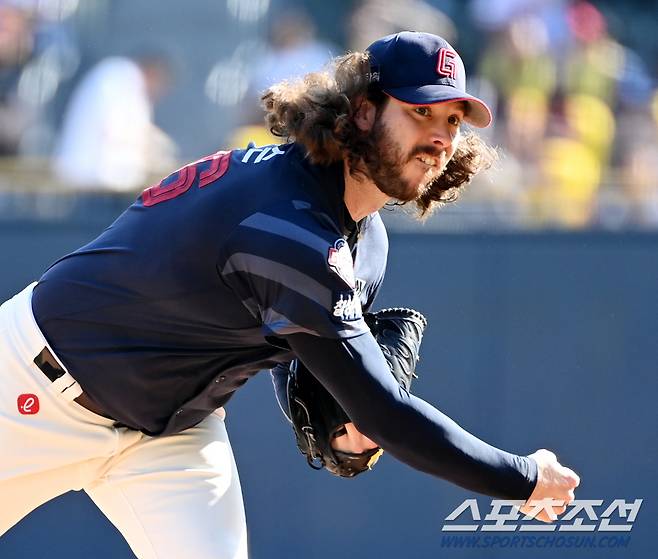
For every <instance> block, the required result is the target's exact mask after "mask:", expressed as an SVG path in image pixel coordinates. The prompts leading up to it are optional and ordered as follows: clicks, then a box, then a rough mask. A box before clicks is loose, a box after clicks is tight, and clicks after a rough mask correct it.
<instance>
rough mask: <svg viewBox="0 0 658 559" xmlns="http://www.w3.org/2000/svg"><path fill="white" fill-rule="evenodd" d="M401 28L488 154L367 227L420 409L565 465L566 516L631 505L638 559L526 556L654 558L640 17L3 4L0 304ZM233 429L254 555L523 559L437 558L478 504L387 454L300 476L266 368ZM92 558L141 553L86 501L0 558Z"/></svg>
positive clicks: (67, 499) (656, 138)
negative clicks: (416, 332) (281, 99)
mask: <svg viewBox="0 0 658 559" xmlns="http://www.w3.org/2000/svg"><path fill="white" fill-rule="evenodd" d="M400 29H416V30H422V31H430V32H435V33H439V34H441V35H443V36H445V37H446V38H448V39H449V40H450V41H451V42H452V44H453V45H454V46H455V47H456V48H457V49H458V50H459V51H460V53H461V54H462V56H463V58H464V61H465V64H466V68H467V70H468V71H469V82H470V83H469V90H471V91H473V93H475V94H477V95H479V96H480V97H483V98H484V99H486V100H487V101H488V103H489V104H490V105H491V106H492V107H493V108H494V112H495V125H494V126H493V127H492V128H490V129H488V130H487V131H484V132H483V133H484V135H485V137H486V138H487V140H488V141H489V142H491V143H492V144H494V145H496V146H498V147H499V151H500V154H501V160H500V162H499V164H498V168H497V169H494V170H492V171H491V172H489V173H487V174H486V175H485V176H482V177H479V178H478V179H477V180H476V181H475V182H474V184H473V185H472V186H471V187H469V189H468V190H467V192H466V193H465V194H464V195H463V196H462V198H461V200H460V201H459V203H458V204H456V205H452V206H448V207H446V208H444V209H442V210H441V211H439V212H437V214H436V215H434V216H433V217H432V218H430V219H429V220H428V221H427V222H425V223H423V224H419V223H418V222H415V221H414V220H413V219H411V218H410V217H409V216H406V215H404V213H405V212H404V211H403V209H401V208H398V209H396V210H395V211H394V212H390V211H383V212H382V213H383V215H384V218H385V221H386V222H387V225H388V228H389V231H390V232H391V255H390V266H389V270H388V274H387V280H386V282H385V284H384V289H383V292H382V296H381V299H380V301H379V305H380V306H386V305H410V306H416V307H417V308H419V309H421V310H423V312H425V313H426V314H427V316H428V318H429V319H430V324H431V326H430V329H429V330H428V333H427V338H426V341H425V346H424V350H423V360H422V362H421V369H420V372H421V378H420V379H419V381H418V383H417V391H418V393H419V394H420V395H421V396H423V397H424V398H426V399H428V400H429V401H431V402H433V403H435V404H437V405H438V406H439V407H440V408H441V409H442V410H444V411H445V412H446V413H448V415H450V416H452V417H454V418H455V419H456V420H457V421H458V422H460V423H461V424H462V425H464V426H465V427H466V428H468V429H469V430H471V431H473V432H475V433H477V434H478V435H480V436H482V437H483V438H484V439H485V440H488V441H490V442H492V443H493V444H496V445H499V446H501V447H504V448H509V449H511V450H514V451H516V452H519V453H524V452H531V451H533V450H535V449H536V448H537V447H539V446H546V447H549V448H553V449H555V450H556V452H557V453H558V455H559V457H561V458H563V459H564V461H565V462H566V463H567V464H569V465H572V466H573V467H574V468H575V469H576V470H577V471H579V473H581V474H582V478H583V484H582V488H581V490H580V492H579V494H578V496H579V497H580V498H590V499H604V500H605V501H606V502H610V501H611V500H612V499H613V498H624V499H627V500H631V499H634V498H644V499H645V501H644V504H643V506H642V507H643V508H642V509H641V511H640V514H639V516H638V520H637V522H636V525H635V527H634V528H633V531H632V533H631V539H630V544H629V545H628V547H625V548H623V549H616V548H611V549H589V550H587V549H571V550H570V549H562V550H559V551H557V550H556V549H545V550H537V549H535V550H533V551H532V556H533V557H534V556H540V557H555V556H557V555H558V553H559V555H560V556H563V557H574V558H579V559H580V558H585V557H624V558H626V557H637V558H647V557H653V556H655V540H654V538H653V532H654V530H653V528H654V526H655V518H656V515H657V513H658V511H657V510H656V497H658V494H657V490H656V484H655V479H656V474H657V473H658V457H657V455H656V445H655V441H656V435H657V434H658V432H657V431H658V430H657V428H656V426H657V425H658V421H657V420H658V417H657V414H656V411H655V410H656V406H655V401H656V398H657V397H658V390H657V388H658V386H657V381H656V363H657V362H658V295H656V293H657V290H656V285H657V283H658V258H657V257H656V255H657V254H658V232H657V229H658V89H657V88H658V80H657V78H658V65H657V63H656V61H657V60H658V33H657V32H656V30H657V29H658V2H656V1H651V0H647V1H635V2H632V1H631V2H624V3H620V2H613V1H612V0H607V1H595V2H583V1H571V0H569V1H568V0H497V1H496V2H487V1H485V0H468V1H450V0H445V1H438V0H436V1H429V0H399V1H395V2H394V1H392V0H391V1H387V0H364V1H356V0H337V1H333V2H330V3H328V2H322V1H320V0H315V1H306V2H300V1H297V2H296V1H293V0H289V1H284V0H213V1H211V0H194V1H193V2H177V1H175V0H158V1H157V2H156V1H155V0H142V1H137V2H135V1H128V0H113V1H112V2H110V1H109V0H38V1H37V0H0V297H2V298H3V300H4V298H6V297H8V296H10V295H11V294H12V293H14V292H16V291H18V290H20V289H21V288H22V287H23V286H24V285H25V284H26V283H28V282H29V281H33V280H35V279H37V278H38V277H39V275H40V274H41V272H42V271H43V270H44V268H45V267H46V266H47V265H48V264H49V263H50V262H52V261H53V260H54V259H55V258H57V257H58V256H60V255H62V254H63V253H65V252H67V251H69V250H73V249H75V248H77V247H78V246H79V245H80V244H82V243H84V242H86V241H88V240H90V239H91V238H93V237H94V236H95V235H96V234H98V233H99V232H100V231H101V230H102V229H103V228H104V227H106V226H107V225H108V224H109V223H110V222H111V221H112V220H113V219H114V217H116V216H117V215H118V214H119V213H120V212H121V211H122V209H123V208H124V207H125V206H127V205H128V204H129V203H130V201H131V200H132V199H133V198H134V196H135V195H136V194H137V193H139V192H140V191H141V190H142V189H143V188H144V187H146V186H148V185H149V184H152V183H153V182H157V181H159V179H160V178H161V176H162V175H164V174H168V173H169V172H170V171H171V170H172V169H173V168H175V167H176V166H177V165H178V164H180V163H184V162H185V161H188V160H191V159H196V158H199V157H200V156H203V155H205V154H207V153H210V152H213V151H215V150H217V149H219V148H225V147H231V146H244V145H246V143H247V142H248V141H251V140H253V141H255V142H256V143H268V142H271V141H272V139H271V137H269V135H268V133H267V131H266V130H265V129H264V127H263V126H262V115H261V113H260V111H259V108H258V102H257V100H258V92H259V91H262V89H263V88H265V87H267V86H268V85H269V84H271V83H273V81H276V80H279V79H284V78H286V77H292V76H295V75H299V74H301V73H304V72H305V71H310V70H314V69H318V68H320V67H321V66H322V65H323V64H324V63H325V62H326V61H327V60H328V59H329V58H330V56H332V55H335V54H339V53H341V52H343V51H344V50H345V49H364V48H365V47H366V46H367V45H368V44H369V43H370V42H371V41H372V40H373V39H375V38H376V37H378V36H381V35H384V34H387V33H389V32H394V31H397V30H400ZM85 138H92V139H93V141H89V140H85ZM128 146H129V149H127V147H128ZM90 161H91V162H93V163H94V164H93V165H89V162H90ZM228 412H229V416H228V425H229V430H230V433H231V436H232V440H233V446H234V450H235V452H236V455H237V460H238V463H239V467H240V473H241V478H242V483H243V489H244V494H245V501H246V507H247V515H248V519H249V528H250V534H251V535H250V541H251V545H252V550H253V557H254V558H255V559H261V558H271V557H303V558H324V557H333V556H334V555H335V550H336V549H340V550H341V554H342V555H344V556H346V557H351V556H359V557H363V556H365V557H371V556H372V557H374V556H378V557H381V558H383V559H385V558H389V557H391V558H392V557H399V556H408V557H411V558H430V557H438V556H444V557H473V558H476V557H478V558H480V557H501V558H502V557H508V556H509V555H510V554H512V555H514V554H518V555H519V556H521V554H524V555H527V553H528V552H527V551H524V550H511V549H499V550H495V549H487V550H485V551H484V552H483V551H482V550H472V549H471V550H467V549H462V550H453V549H447V548H445V547H442V546H441V541H442V540H441V538H442V533H441V526H442V525H443V522H444V518H445V517H446V516H447V515H448V514H449V513H450V512H451V511H452V510H454V509H455V508H456V507H457V506H458V505H459V504H460V503H461V502H462V501H463V500H464V499H465V498H467V497H471V495H470V494H468V493H467V492H464V491H462V490H459V489H457V488H453V487H451V486H449V485H447V484H445V483H442V482H440V481H436V480H432V479H430V478H428V477H426V476H423V475H422V474H418V473H416V472H414V471H412V470H410V469H409V468H406V467H404V466H402V465H400V464H398V463H396V462H395V461H394V460H393V459H392V458H390V457H388V458H385V459H384V460H382V461H380V463H379V464H378V466H377V468H376V471H375V472H374V473H373V474H371V475H367V476H362V478H360V479H356V480H352V481H349V480H338V479H333V478H332V477H331V476H329V475H328V474H325V473H324V472H320V473H316V472H313V471H311V470H310V469H309V468H307V467H306V466H305V464H304V461H303V458H302V457H301V455H299V454H298V452H297V451H296V449H295V447H294V443H293V439H292V434H291V432H290V429H289V427H288V425H287V424H286V423H285V422H284V421H283V419H282V417H281V416H280V413H279V412H278V409H277V407H276V404H275V402H274V399H273V397H272V393H271V389H270V386H269V378H268V376H267V374H261V375H258V376H257V377H256V378H255V379H253V380H252V381H250V383H249V387H248V388H246V389H245V390H243V391H241V392H240V393H239V394H238V395H237V397H236V398H235V399H234V400H233V401H232V402H231V404H230V406H229V408H228ZM1 453H2V449H0V456H1ZM480 502H481V503H482V506H481V510H482V511H486V510H488V505H487V503H488V501H487V500H486V499H483V500H480ZM0 506H4V505H3V504H2V503H0ZM346 550H347V551H346ZM87 555H89V556H93V557H98V558H100V559H104V558H107V559H123V558H126V559H127V558H130V557H131V554H130V552H129V550H128V549H127V548H126V546H125V544H124V543H123V541H122V540H121V539H120V537H119V536H118V534H117V533H116V532H115V531H114V529H113V528H112V527H111V526H109V525H108V524H107V522H106V521H105V520H104V519H103V518H102V517H101V516H100V515H99V513H98V512H97V511H96V510H95V509H94V508H93V506H92V505H91V504H90V503H89V502H88V500H86V498H85V497H84V495H82V494H77V493H76V494H68V495H66V496H64V497H62V498H60V499H58V500H56V501H54V502H52V503H49V504H48V505H46V506H44V507H43V508H42V509H40V510H38V511H35V512H34V513H33V514H32V515H31V516H30V517H29V518H28V519H26V520H25V521H24V522H23V523H22V524H20V525H19V526H17V527H16V528H14V529H13V530H12V531H11V532H10V533H8V534H7V535H6V536H4V537H3V538H2V539H1V540H0V558H2V559H5V558H6V559H23V558H28V557H30V558H32V559H34V558H40V557H48V558H51V559H53V558H58V557H78V556H87Z"/></svg>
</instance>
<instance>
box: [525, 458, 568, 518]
mask: <svg viewBox="0 0 658 559" xmlns="http://www.w3.org/2000/svg"><path fill="white" fill-rule="evenodd" d="M528 458H532V459H533V460H534V461H535V462H537V485H535V490H534V491H533V492H532V495H530V498H529V499H528V500H527V501H526V502H525V504H523V506H521V508H520V511H521V512H522V513H524V514H525V515H528V516H532V517H534V518H536V519H537V520H541V521H542V522H553V521H554V520H556V519H557V517H558V516H559V515H561V514H562V513H563V512H564V511H565V510H566V509H567V505H568V504H569V503H571V502H572V501H573V500H574V498H575V497H574V489H575V488H576V487H578V485H579V484H580V478H579V477H578V474H576V472H574V471H573V470H571V469H569V468H567V467H566V466H563V465H562V464H560V463H559V462H558V460H557V457H556V456H555V454H553V453H552V452H551V451H550V450H546V449H544V448H542V449H540V450H538V451H537V452H535V453H533V454H531V455H530V456H529V457H528ZM542 503H543V505H542ZM551 511H552V514H551Z"/></svg>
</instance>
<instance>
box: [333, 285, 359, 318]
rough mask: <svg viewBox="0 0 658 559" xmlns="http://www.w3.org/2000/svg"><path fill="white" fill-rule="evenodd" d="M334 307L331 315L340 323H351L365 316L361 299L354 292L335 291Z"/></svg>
mask: <svg viewBox="0 0 658 559" xmlns="http://www.w3.org/2000/svg"><path fill="white" fill-rule="evenodd" d="M332 307H333V310H332V313H331V314H332V315H333V316H334V317H335V318H336V319H338V320H340V321H345V322H350V321H352V320H359V319H360V318H361V317H362V316H363V312H362V310H361V299H360V297H359V295H358V293H357V292H356V291H354V290H352V291H334V294H333V301H332Z"/></svg>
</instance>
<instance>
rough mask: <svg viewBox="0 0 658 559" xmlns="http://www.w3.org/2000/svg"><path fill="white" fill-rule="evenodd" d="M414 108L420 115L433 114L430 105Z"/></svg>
mask: <svg viewBox="0 0 658 559" xmlns="http://www.w3.org/2000/svg"><path fill="white" fill-rule="evenodd" d="M414 110H415V111H416V112H417V113H418V114H419V115H420V116H429V115H430V114H431V111H430V108H429V107H414Z"/></svg>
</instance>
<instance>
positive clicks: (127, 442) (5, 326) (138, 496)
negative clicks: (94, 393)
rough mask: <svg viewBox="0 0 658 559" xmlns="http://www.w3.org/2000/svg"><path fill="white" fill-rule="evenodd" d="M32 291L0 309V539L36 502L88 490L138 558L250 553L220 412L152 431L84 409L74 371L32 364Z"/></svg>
mask: <svg viewBox="0 0 658 559" xmlns="http://www.w3.org/2000/svg"><path fill="white" fill-rule="evenodd" d="M32 289H33V285H31V286H29V287H28V288H26V289H25V290H24V291H22V292H21V293H19V294H18V295H16V296H15V297H13V298H12V299H10V300H9V301H7V302H5V303H4V304H3V305H2V306H1V307H0V449H1V452H0V503H2V506H0V536H1V535H2V534H4V533H5V532H6V531H7V530H8V529H9V528H11V527H12V526H13V525H14V524H16V523H17V522H18V521H20V520H21V518H23V517H24V516H26V515H27V514H28V513H29V512H30V511H32V510H34V509H35V508H36V507H38V506H39V505H41V504H43V503H45V502H46V501H48V500H50V499H52V498H54V497H57V496H58V495H61V494H63V493H65V492H67V491H69V490H80V489H82V490H84V491H85V492H86V493H87V494H88V495H89V497H91V499H92V500H93V501H94V503H95V504H96V505H97V506H98V507H99V508H100V510H101V511H102V512H103V513H104V514H105V516H107V517H108V518H109V520H110V521H111V522H112V523H113V524H114V525H115V526H116V527H117V528H118V529H119V531H120V532H121V534H123V536H124V537H125V539H126V541H127V542H128V544H129V545H130V547H131V548H132V550H133V552H134V553H135V555H136V556H137V557H138V558H139V559H168V558H171V559H181V558H182V557H194V558H195V559H211V558H212V559H246V557H247V534H246V522H245V514H244V506H243V503H242V492H241V489H240V481H239V479H238V473H237V469H236V465H235V460H234V458H233V452H232V450H231V445H230V443H229V439H228V435H227V433H226V428H225V426H224V415H223V410H222V409H220V410H218V411H217V412H215V413H214V414H212V415H210V416H209V417H208V418H206V419H205V420H204V421H202V422H201V423H200V424H199V425H197V426H195V427H193V428H191V429H187V430H185V431H183V432H181V433H179V434H175V435H170V436H164V437H149V436H147V435H144V434H143V433H140V432H138V431H133V430H130V429H126V428H116V427H114V426H113V424H114V422H113V421H112V420H110V419H106V418H105V417H101V416H99V415H96V414H94V413H92V412H90V411H88V410H87V409H85V408H83V407H82V406H80V405H78V404H77V403H76V402H75V401H73V399H74V398H75V397H77V396H78V395H79V394H80V392H81V389H80V388H79V386H78V385H77V384H76V383H75V381H74V379H73V378H72V377H70V375H68V374H67V375H64V377H61V378H60V379H57V381H56V382H54V383H53V382H51V381H50V380H49V379H48V378H47V377H46V376H45V375H44V374H43V373H42V372H41V370H40V369H39V368H38V367H37V366H36V365H35V364H34V363H33V359H34V357H35V356H36V355H37V354H39V352H41V350H42V349H43V348H44V347H47V346H48V344H47V343H46V341H45V339H44V337H43V334H42V333H41V332H40V330H39V328H38V326H37V324H36V322H35V320H34V316H33V314H32V306H31V296H32ZM49 349H50V350H51V352H52V353H53V355H55V353H54V352H53V351H52V348H49ZM74 556H75V555H74V554H73V555H72V557H74Z"/></svg>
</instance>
